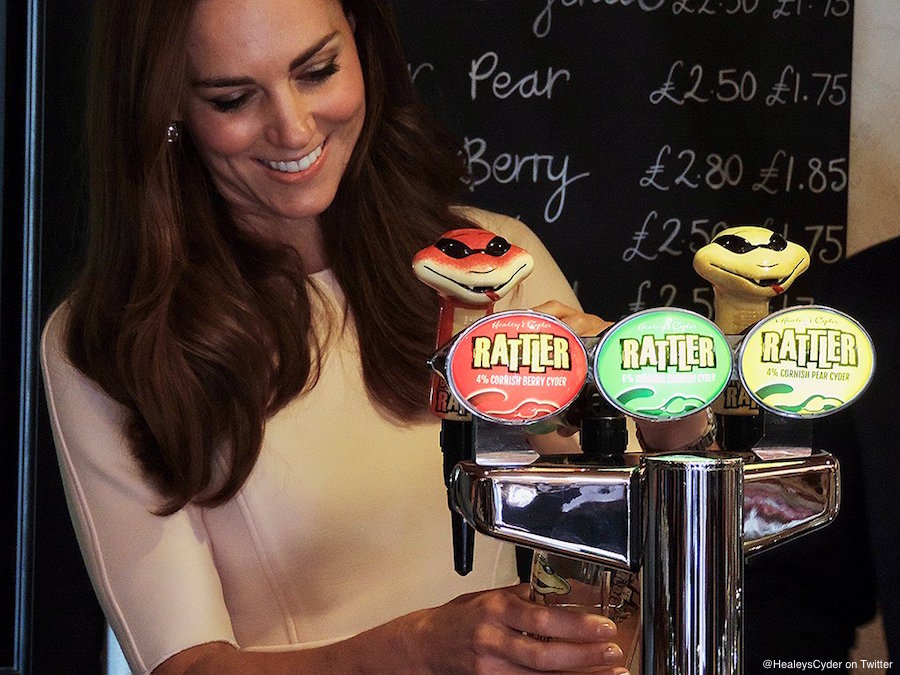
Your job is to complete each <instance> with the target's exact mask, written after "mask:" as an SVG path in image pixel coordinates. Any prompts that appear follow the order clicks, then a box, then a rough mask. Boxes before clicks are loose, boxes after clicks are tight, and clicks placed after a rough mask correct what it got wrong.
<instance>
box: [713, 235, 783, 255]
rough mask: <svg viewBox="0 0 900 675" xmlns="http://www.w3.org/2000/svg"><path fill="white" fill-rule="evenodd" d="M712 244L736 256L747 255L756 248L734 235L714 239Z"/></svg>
mask: <svg viewBox="0 0 900 675" xmlns="http://www.w3.org/2000/svg"><path fill="white" fill-rule="evenodd" d="M713 242H714V243H716V244H718V245H719V246H721V247H722V248H724V249H725V250H726V251H731V252H732V253H738V254H742V253H749V252H750V251H752V250H753V249H755V248H756V246H754V245H753V244H751V243H750V242H749V241H747V240H746V239H744V238H743V237H739V236H738V235H736V234H723V235H722V236H721V237H716V238H715V239H714V240H713ZM785 245H786V244H785Z"/></svg>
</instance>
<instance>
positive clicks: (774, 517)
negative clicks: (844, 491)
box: [744, 453, 841, 554]
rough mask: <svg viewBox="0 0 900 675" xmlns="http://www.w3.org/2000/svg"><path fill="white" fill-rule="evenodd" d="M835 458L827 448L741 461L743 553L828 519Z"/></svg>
mask: <svg viewBox="0 0 900 675" xmlns="http://www.w3.org/2000/svg"><path fill="white" fill-rule="evenodd" d="M840 495H841V482H840V471H839V467H838V461H837V460H836V459H835V458H834V457H832V456H831V455H829V454H828V453H815V454H810V455H809V456H808V457H794V458H784V459H778V460H770V461H756V462H751V463H748V464H747V465H746V466H745V467H744V553H746V554H752V553H758V552H760V551H764V550H766V549H769V548H772V547H773V546H775V545H776V544H780V543H782V542H784V541H787V540H788V539H791V538H793V537H795V536H797V535H799V534H803V533H805V532H810V531H811V530H814V529H818V528H819V527H822V526H824V525H827V524H828V523H830V522H831V521H832V520H834V518H835V516H836V515H837V512H838V508H839V506H840Z"/></svg>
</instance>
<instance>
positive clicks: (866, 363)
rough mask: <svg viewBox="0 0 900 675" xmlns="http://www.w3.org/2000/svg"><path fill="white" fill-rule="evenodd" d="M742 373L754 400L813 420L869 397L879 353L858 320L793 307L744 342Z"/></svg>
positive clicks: (762, 324)
mask: <svg viewBox="0 0 900 675" xmlns="http://www.w3.org/2000/svg"><path fill="white" fill-rule="evenodd" d="M737 361H738V373H739V375H740V378H741V382H743V384H744V387H745V388H746V389H747V392H748V393H749V394H750V396H751V397H752V398H753V399H754V400H755V401H756V402H757V403H758V404H759V405H760V406H762V407H763V408H765V409H767V410H769V411H771V412H773V413H775V414H778V415H782V416H784V417H796V418H815V417H823V416H825V415H830V414H831V413H834V412H837V411H838V410H840V409H841V408H844V407H846V406H848V405H850V404H851V403H853V401H855V400H856V399H857V398H859V396H860V395H861V394H862V393H863V391H865V389H866V387H867V386H868V385H869V382H870V381H871V379H872V373H873V371H874V368H875V347H874V345H873V344H872V339H871V338H870V337H869V334H868V333H866V331H865V329H863V327H862V326H860V325H859V323H857V322H856V321H855V320H854V319H852V318H850V317H849V316H847V315H846V314H843V313H842V312H839V311H837V310H835V309H831V308H830V307H822V306H810V307H791V308H788V309H784V310H782V311H780V312H775V313H774V314H771V315H769V316H768V317H766V318H765V319H763V320H762V321H760V322H759V323H757V324H756V325H755V326H754V327H753V328H752V329H751V330H750V331H749V332H748V333H747V335H746V337H745V338H744V340H743V342H742V344H741V349H740V352H739V354H738V359H737Z"/></svg>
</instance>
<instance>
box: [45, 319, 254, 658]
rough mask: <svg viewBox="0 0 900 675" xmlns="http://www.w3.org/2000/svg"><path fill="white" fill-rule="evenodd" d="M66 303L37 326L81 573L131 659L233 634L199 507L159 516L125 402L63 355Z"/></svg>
mask: <svg viewBox="0 0 900 675" xmlns="http://www.w3.org/2000/svg"><path fill="white" fill-rule="evenodd" d="M66 317H67V312H66V309H65V306H63V307H62V308H60V309H58V310H57V311H56V312H55V313H54V314H53V316H51V318H50V320H49V321H48V322H47V325H46V327H45V329H44V334H43V337H42V342H41V365H42V369H43V375H44V387H45V391H46V395H47V405H48V408H49V412H50V421H51V425H52V428H53V436H54V440H55V444H56V452H57V458H58V460H59V466H60V471H61V473H62V481H63V485H64V488H65V492H66V500H67V502H68V506H69V513H70V515H71V518H72V522H73V524H74V527H75V533H76V535H77V538H78V542H79V546H80V548H81V553H82V556H83V557H84V561H85V564H86V566H87V570H88V573H89V575H90V578H91V581H92V583H93V586H94V590H95V592H96V593H97V597H98V599H99V601H100V604H101V606H102V607H103V610H104V613H105V614H106V617H107V620H108V621H109V623H110V625H111V627H112V629H113V631H114V632H115V634H116V637H117V638H118V640H119V643H120V644H121V646H122V650H123V652H124V653H125V656H126V659H127V660H128V664H129V666H130V667H131V669H132V670H133V671H134V672H135V673H149V672H150V671H151V670H152V669H153V668H155V667H156V666H158V665H159V664H160V663H162V662H163V661H164V660H165V659H167V658H168V657H169V656H171V655H173V654H175V653H177V652H179V651H181V650H183V649H186V648H188V647H192V646H195V645H198V644H204V643H208V642H217V641H218V642H227V643H231V644H233V645H235V646H237V644H236V640H235V637H234V632H233V630H232V627H231V621H230V619H229V615H228V611H227V609H226V607H225V602H224V600H223V595H222V588H221V583H220V580H219V576H218V574H217V572H216V567H215V564H214V561H213V555H212V551H211V548H210V543H209V540H208V537H207V534H206V530H205V528H204V524H203V519H202V511H201V510H200V509H199V508H197V507H195V506H191V505H188V506H186V507H185V508H183V509H181V510H180V511H178V512H177V513H174V514H172V515H170V516H165V517H162V516H157V515H155V514H154V511H155V510H156V509H157V508H158V506H159V504H160V499H159V495H158V494H157V493H156V492H155V491H154V489H153V487H152V485H151V484H150V483H149V482H148V481H147V480H146V479H145V478H144V476H143V474H142V471H141V468H140V466H139V465H138V463H137V462H136V460H135V459H134V458H133V456H132V454H131V452H130V451H129V449H128V442H127V440H126V438H125V434H124V431H123V430H124V424H123V421H124V419H125V411H124V409H123V408H122V406H120V405H119V404H117V403H116V402H115V401H113V400H112V399H110V397H109V396H107V395H106V394H105V393H104V392H103V391H102V389H100V387H99V386H97V385H96V383H94V382H93V381H92V380H90V379H88V378H87V377H86V376H85V375H84V374H83V373H81V372H80V371H79V370H77V369H76V368H75V367H74V366H73V365H72V364H71V363H70V362H69V361H68V359H67V358H66V356H65V353H64V349H63V334H64V330H65V323H66Z"/></svg>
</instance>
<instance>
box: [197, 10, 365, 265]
mask: <svg viewBox="0 0 900 675" xmlns="http://www.w3.org/2000/svg"><path fill="white" fill-rule="evenodd" d="M353 37H354V36H353V28H352V27H351V25H350V23H349V22H348V19H347V17H346V16H345V15H344V13H343V11H342V9H341V5H340V2H339V0H199V1H198V2H197V4H196V8H195V10H194V14H193V17H192V19H191V24H190V27H189V30H188V46H187V85H186V86H187V91H186V92H185V96H184V99H183V100H184V106H183V113H184V123H185V124H186V126H187V128H188V130H189V131H190V133H191V136H192V138H193V139H194V142H195V143H196V145H197V147H198V149H199V151H200V154H201V155H202V157H203V159H204V161H205V162H206V165H207V166H208V168H209V170H210V173H211V174H212V178H213V181H214V182H215V185H216V187H217V189H218V190H219V191H220V193H221V194H222V195H223V197H224V198H225V200H226V201H227V202H228V204H229V205H230V207H231V211H232V213H233V214H234V217H235V218H236V220H237V221H238V222H239V223H241V224H243V225H247V226H249V227H251V228H252V229H254V230H255V231H258V232H260V233H261V234H263V235H268V236H272V237H275V238H277V239H280V240H284V241H293V242H294V243H302V241H301V242H297V241H296V237H298V236H301V237H302V236H304V233H306V234H308V232H309V230H308V229H307V228H308V227H309V226H310V225H313V224H314V223H315V219H316V216H318V215H319V214H321V213H322V212H323V211H324V210H325V209H326V208H327V207H328V205H329V204H331V201H332V199H333V198H334V195H335V192H336V191H337V188H338V183H339V182H340V180H341V176H342V175H343V173H344V170H345V168H346V166H347V163H348V162H349V160H350V155H351V153H352V152H353V147H354V145H355V144H356V141H357V139H358V138H359V134H360V130H361V129H362V126H363V119H364V117H365V91H364V84H363V77H362V69H361V67H360V63H359V57H358V55H357V52H356V44H355V42H354V39H353ZM298 225H299V226H301V227H298ZM292 238H293V239H292ZM298 248H301V247H300V246H298Z"/></svg>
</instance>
